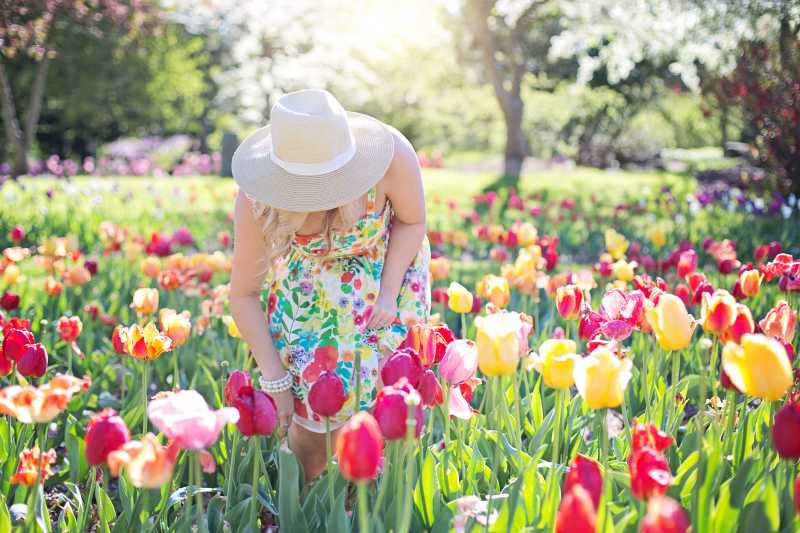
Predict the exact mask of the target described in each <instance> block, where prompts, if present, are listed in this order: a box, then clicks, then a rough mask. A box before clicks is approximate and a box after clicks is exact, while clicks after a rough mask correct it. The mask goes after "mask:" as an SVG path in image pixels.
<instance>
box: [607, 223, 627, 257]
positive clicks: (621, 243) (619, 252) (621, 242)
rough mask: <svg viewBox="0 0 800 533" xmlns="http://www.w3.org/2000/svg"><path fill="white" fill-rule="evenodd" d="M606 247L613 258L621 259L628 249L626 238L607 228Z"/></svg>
mask: <svg viewBox="0 0 800 533" xmlns="http://www.w3.org/2000/svg"><path fill="white" fill-rule="evenodd" d="M606 249H607V250H608V253H610V254H611V257H613V258H614V259H622V258H623V257H624V256H625V252H626V251H627V250H628V239H626V238H625V236H624V235H621V234H619V233H617V232H616V231H614V230H613V229H611V228H609V229H607V230H606Z"/></svg>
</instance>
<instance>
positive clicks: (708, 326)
mask: <svg viewBox="0 0 800 533" xmlns="http://www.w3.org/2000/svg"><path fill="white" fill-rule="evenodd" d="M735 318H736V298H734V297H733V295H732V294H731V293H729V292H728V291H726V290H725V289H717V290H716V291H714V294H708V293H703V304H702V311H701V315H700V323H701V324H702V325H703V329H704V330H705V331H706V332H708V333H715V334H717V335H720V334H721V333H722V332H723V331H725V330H726V329H728V328H729V327H731V325H733V321H734V319H735Z"/></svg>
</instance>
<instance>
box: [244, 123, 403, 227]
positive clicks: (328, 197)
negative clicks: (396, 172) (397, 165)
mask: <svg viewBox="0 0 800 533" xmlns="http://www.w3.org/2000/svg"><path fill="white" fill-rule="evenodd" d="M347 115H348V122H349V124H350V130H351V131H352V133H353V138H354V140H355V146H356V150H355V155H354V156H353V157H352V159H350V161H348V162H347V163H345V164H344V165H343V166H342V167H340V168H338V169H336V170H334V171H332V172H328V173H325V174H319V175H312V176H305V175H298V174H292V173H290V172H287V171H286V170H284V169H283V168H282V167H281V166H279V165H277V164H276V163H275V162H274V161H272V159H271V158H270V152H271V151H272V138H271V135H270V126H269V125H267V126H264V127H263V128H260V129H258V130H256V131H255V132H253V133H252V134H250V135H249V136H248V137H247V138H246V139H245V140H244V141H243V142H242V144H240V145H239V147H238V148H237V149H236V152H234V154H233V160H232V161H231V170H232V172H233V178H234V180H235V181H236V183H237V184H238V185H239V188H240V189H241V190H242V191H244V192H245V193H247V194H248V195H249V196H251V197H252V198H254V199H255V200H258V201H261V202H264V203H265V204H266V205H269V206H272V207H276V208H278V209H286V210H289V211H302V212H308V211H324V210H327V209H333V208H335V207H339V206H342V205H345V204H348V203H350V202H352V201H354V200H356V199H357V198H359V197H360V196H362V195H363V194H365V193H366V192H367V191H368V190H369V189H370V188H371V187H372V186H373V185H375V184H376V183H378V181H380V179H381V178H382V177H383V176H384V175H385V174H386V170H387V169H388V168H389V164H390V163H391V162H392V158H393V157H394V137H393V135H392V133H391V131H390V130H389V128H388V127H387V126H386V125H385V124H383V123H382V122H380V121H379V120H377V119H375V118H372V117H370V116H368V115H363V114H361V113H354V112H348V113H347ZM309 134H313V132H309Z"/></svg>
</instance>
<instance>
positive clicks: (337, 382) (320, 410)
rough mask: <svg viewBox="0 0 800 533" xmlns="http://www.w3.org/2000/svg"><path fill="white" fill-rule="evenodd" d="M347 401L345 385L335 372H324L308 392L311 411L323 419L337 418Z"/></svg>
mask: <svg viewBox="0 0 800 533" xmlns="http://www.w3.org/2000/svg"><path fill="white" fill-rule="evenodd" d="M346 399H347V396H346V395H345V393H344V384H343V383H342V380H341V378H340V377H339V376H338V375H337V374H336V373H335V372H323V373H322V374H320V375H319V377H318V378H317V380H316V381H315V382H314V383H313V384H312V385H311V388H310V389H309V390H308V404H309V405H310V406H311V410H312V411H314V412H315V413H316V414H318V415H319V416H322V417H331V416H336V414H337V413H338V412H339V411H340V410H341V409H342V406H343V405H344V402H345V400H346Z"/></svg>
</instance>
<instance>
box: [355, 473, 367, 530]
mask: <svg viewBox="0 0 800 533" xmlns="http://www.w3.org/2000/svg"><path fill="white" fill-rule="evenodd" d="M356 490H357V491H358V531H359V533H369V517H368V516H367V482H366V481H359V482H358V483H357V485H356Z"/></svg>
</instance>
